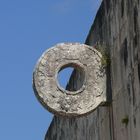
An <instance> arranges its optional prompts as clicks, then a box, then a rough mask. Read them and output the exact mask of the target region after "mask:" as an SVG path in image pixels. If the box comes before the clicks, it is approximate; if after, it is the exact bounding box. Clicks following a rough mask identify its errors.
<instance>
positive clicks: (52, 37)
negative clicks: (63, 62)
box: [0, 0, 101, 140]
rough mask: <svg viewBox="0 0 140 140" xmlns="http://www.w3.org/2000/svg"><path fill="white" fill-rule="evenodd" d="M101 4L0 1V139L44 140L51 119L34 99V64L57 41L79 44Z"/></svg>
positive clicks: (91, 0)
mask: <svg viewBox="0 0 140 140" xmlns="http://www.w3.org/2000/svg"><path fill="white" fill-rule="evenodd" d="M100 3H101V0H0V140H9V139H11V140H43V139H44V136H45V134H46V132H47V129H48V127H49V125H50V123H51V121H52V118H53V115H52V114H51V113H49V112H48V111H47V110H45V109H44V108H43V107H42V106H41V104H40V103H39V102H38V101H37V99H36V97H35V96H34V92H33V89H32V72H33V69H34V67H35V64H36V62H37V60H38V59H39V57H40V56H41V55H42V53H43V52H44V51H45V50H46V49H48V48H50V47H52V46H54V45H55V44H57V43H61V42H80V43H84V42H85V40H86V37H87V35H88V32H89V29H90V27H91V25H92V23H93V20H94V18H95V15H96V12H97V10H98V8H99V6H100ZM66 75H67V73H65V76H63V78H62V79H61V80H62V83H63V82H65V81H66V79H65V77H66Z"/></svg>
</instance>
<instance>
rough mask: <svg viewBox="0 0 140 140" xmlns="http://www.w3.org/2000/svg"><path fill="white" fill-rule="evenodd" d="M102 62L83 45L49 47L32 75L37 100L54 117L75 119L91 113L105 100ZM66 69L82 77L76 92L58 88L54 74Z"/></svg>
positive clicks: (97, 54) (99, 54) (90, 49)
mask: <svg viewBox="0 0 140 140" xmlns="http://www.w3.org/2000/svg"><path fill="white" fill-rule="evenodd" d="M102 59H103V58H102V55H101V53H99V52H98V51H97V50H96V49H94V48H92V47H90V46H88V45H85V44H78V43H75V44H74V43H61V44H57V45H56V46H54V47H52V48H50V49H49V50H47V51H46V52H44V53H43V55H42V56H41V58H40V59H39V61H38V63H37V65H36V68H35V70H34V73H33V87H34V91H35V93H36V96H37V98H38V99H39V101H40V102H41V103H42V105H43V106H44V107H45V108H46V109H48V110H49V111H51V112H52V113H54V114H55V115H61V116H66V117H74V116H82V115H85V114H88V113H90V112H93V110H95V109H96V108H97V107H98V106H99V105H100V104H103V103H104V102H105V101H106V71H105V68H104V66H103V65H102V63H101V62H102ZM66 67H73V68H75V70H76V71H77V73H78V75H79V77H83V78H82V79H80V82H81V83H83V85H81V86H82V87H81V88H80V89H79V90H75V89H74V88H73V90H72V89H71V90H70V88H68V89H69V90H65V89H63V88H62V87H61V86H60V85H59V82H58V80H57V77H58V76H57V75H58V73H59V71H61V70H62V69H64V68H66ZM82 80H83V82H82ZM75 86H76V85H75ZM78 86H79V85H78ZM76 88H77V87H76Z"/></svg>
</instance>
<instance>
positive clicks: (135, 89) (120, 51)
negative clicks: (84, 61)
mask: <svg viewBox="0 0 140 140" xmlns="http://www.w3.org/2000/svg"><path fill="white" fill-rule="evenodd" d="M97 43H100V44H104V45H106V46H108V51H109V52H110V55H111V66H110V74H111V75H110V76H111V79H110V80H109V81H107V82H108V83H109V85H110V87H111V89H112V93H108V94H112V102H111V104H109V105H108V106H101V107H99V108H98V109H97V110H95V111H94V112H93V113H91V114H89V115H87V116H85V117H81V118H75V119H74V118H71V119H70V118H62V117H56V116H55V117H54V119H53V121H52V123H51V125H50V127H49V129H48V132H47V134H46V138H45V140H139V139H140V132H139V131H140V1H139V0H103V2H102V4H101V6H100V9H99V11H98V12H97V15H96V18H95V21H94V23H93V25H92V27H91V30H90V32H89V35H88V37H87V39H86V44H88V45H91V46H93V45H95V44H97ZM77 77H78V76H76V73H75V72H73V75H72V78H71V80H70V84H69V85H68V88H72V87H73V86H78V83H79V82H80V81H79V80H78V78H77ZM110 81H111V82H110Z"/></svg>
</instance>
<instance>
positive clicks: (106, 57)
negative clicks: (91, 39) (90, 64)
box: [95, 44, 111, 67]
mask: <svg viewBox="0 0 140 140" xmlns="http://www.w3.org/2000/svg"><path fill="white" fill-rule="evenodd" d="M95 49H96V50H97V51H99V52H100V53H101V54H102V59H101V64H102V66H103V67H107V66H108V65H110V63H111V61H110V53H109V50H108V49H107V47H106V46H105V45H101V44H97V45H96V46H95Z"/></svg>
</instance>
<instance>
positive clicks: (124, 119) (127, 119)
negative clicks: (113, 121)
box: [121, 115, 129, 126]
mask: <svg viewBox="0 0 140 140" xmlns="http://www.w3.org/2000/svg"><path fill="white" fill-rule="evenodd" d="M121 122H122V124H125V126H127V125H128V123H129V118H128V116H127V115H126V116H125V117H124V118H122V120H121Z"/></svg>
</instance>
